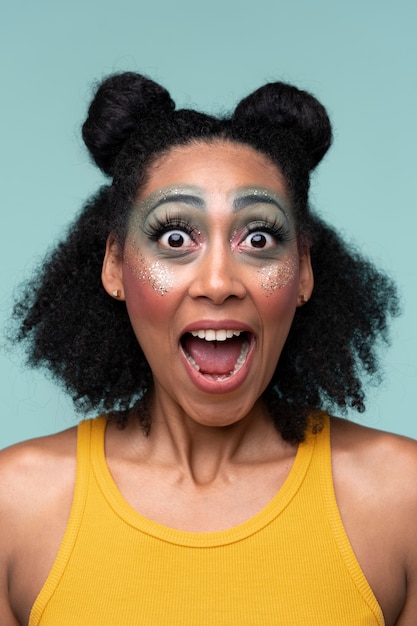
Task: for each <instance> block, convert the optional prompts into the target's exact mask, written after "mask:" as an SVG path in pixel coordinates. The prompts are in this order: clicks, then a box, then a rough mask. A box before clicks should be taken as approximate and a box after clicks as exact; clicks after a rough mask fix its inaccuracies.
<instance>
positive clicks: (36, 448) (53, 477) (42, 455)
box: [0, 428, 77, 506]
mask: <svg viewBox="0 0 417 626" xmlns="http://www.w3.org/2000/svg"><path fill="white" fill-rule="evenodd" d="M76 445H77V444H76V428H71V429H69V430H66V431H63V432H61V433H57V434H55V435H50V436H47V437H40V438H38V439H31V440H29V441H24V442H22V443H18V444H15V445H13V446H10V447H9V448H5V449H4V450H1V451H0V481H1V484H2V489H1V491H0V504H3V505H12V504H13V503H15V502H16V503H17V502H18V501H20V503H21V505H22V506H24V502H25V501H26V499H27V498H30V499H32V498H34V497H37V496H36V493H37V494H38V496H39V497H40V498H41V497H42V496H44V495H46V494H47V492H48V491H49V490H50V489H52V490H53V489H56V488H60V487H62V486H63V485H62V482H61V481H62V480H67V479H68V470H69V469H74V471H75V463H76Z"/></svg>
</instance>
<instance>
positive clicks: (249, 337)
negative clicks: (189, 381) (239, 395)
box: [181, 322, 255, 386]
mask: <svg viewBox="0 0 417 626" xmlns="http://www.w3.org/2000/svg"><path fill="white" fill-rule="evenodd" d="M204 325H205V327H201V328H198V327H193V328H191V329H190V330H188V331H187V332H185V333H184V334H183V335H182V337H181V347H182V351H183V354H184V356H185V359H186V362H187V365H188V366H190V367H189V368H188V367H187V369H189V371H190V370H192V371H190V375H191V377H192V378H193V380H197V381H198V383H199V384H198V386H200V385H201V384H202V382H203V381H202V379H204V381H205V382H207V383H210V382H216V383H226V382H231V381H232V379H234V378H235V377H236V376H237V375H238V374H239V373H240V372H242V369H245V366H247V365H248V355H249V353H250V352H252V351H253V350H251V348H253V345H254V342H255V338H254V333H253V332H251V331H249V330H247V329H246V328H243V327H241V328H238V327H236V326H231V325H224V326H222V327H221V326H219V324H218V323H216V327H214V324H213V326H207V322H205V324H204ZM246 369H247V368H246ZM244 377H246V374H245V376H244ZM238 378H241V376H238ZM235 382H236V383H238V380H236V381H235Z"/></svg>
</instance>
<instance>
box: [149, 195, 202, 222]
mask: <svg viewBox="0 0 417 626" xmlns="http://www.w3.org/2000/svg"><path fill="white" fill-rule="evenodd" d="M169 202H181V203H183V204H187V205H189V206H192V207H194V208H195V209H199V210H200V211H205V209H206V203H205V202H204V200H203V199H202V198H199V197H198V196H194V195H193V194H189V193H169V192H168V193H166V194H164V195H163V196H162V198H159V200H156V202H152V204H151V206H150V207H149V210H148V211H147V212H146V217H147V216H148V215H149V214H150V213H152V211H154V210H155V209H157V208H158V207H159V206H161V205H163V204H168V203H169Z"/></svg>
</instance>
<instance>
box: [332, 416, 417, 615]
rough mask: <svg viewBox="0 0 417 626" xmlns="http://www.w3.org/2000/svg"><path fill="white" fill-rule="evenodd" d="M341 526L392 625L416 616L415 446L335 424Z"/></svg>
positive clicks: (406, 440) (357, 427) (335, 473)
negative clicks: (390, 617)
mask: <svg viewBox="0 0 417 626" xmlns="http://www.w3.org/2000/svg"><path fill="white" fill-rule="evenodd" d="M331 443H332V466H333V480H334V488H335V494H336V500H337V504H338V507H339V510H340V513H341V517H342V520H343V524H344V526H345V530H346V532H347V534H348V537H349V539H350V541H351V544H352V546H353V548H354V551H355V553H356V555H357V557H358V559H359V562H360V564H361V566H362V569H363V570H364V572H365V574H366V577H367V579H368V581H369V582H370V584H371V587H372V588H373V590H374V592H375V593H376V596H377V597H378V599H379V601H380V604H381V606H382V608H383V609H384V613H385V615H386V617H387V616H390V615H391V616H398V615H399V613H401V615H400V618H401V620H402V621H398V622H397V621H396V619H395V620H394V618H392V619H388V617H387V624H388V623H398V624H400V623H401V624H402V623H404V625H405V624H411V623H414V618H413V619H411V620H410V621H408V620H409V619H410V616H412V615H414V616H415V614H416V611H417V441H414V440H413V439H409V438H407V437H403V436H400V435H394V434H390V433H386V432H382V431H378V430H373V429H371V428H365V427H363V426H360V425H358V424H354V423H350V422H347V421H345V420H339V419H336V418H332V420H331Z"/></svg>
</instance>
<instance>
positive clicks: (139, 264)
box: [123, 258, 171, 331]
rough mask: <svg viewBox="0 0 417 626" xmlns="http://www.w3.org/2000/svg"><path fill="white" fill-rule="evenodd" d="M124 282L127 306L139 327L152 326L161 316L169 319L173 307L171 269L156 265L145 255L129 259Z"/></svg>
mask: <svg viewBox="0 0 417 626" xmlns="http://www.w3.org/2000/svg"><path fill="white" fill-rule="evenodd" d="M123 286H124V291H125V298H126V307H127V310H128V313H129V317H130V320H131V323H132V326H133V328H134V329H135V330H139V331H140V330H143V329H144V328H151V327H152V326H153V324H154V323H155V322H157V321H158V320H163V319H165V320H166V317H167V313H168V310H169V307H170V300H171V298H170V297H169V290H170V287H171V282H170V276H169V272H168V271H167V270H164V268H160V267H158V266H157V267H152V264H146V262H144V261H143V260H142V259H140V258H136V260H135V262H133V263H132V262H130V261H129V260H125V263H124V266H123Z"/></svg>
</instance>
